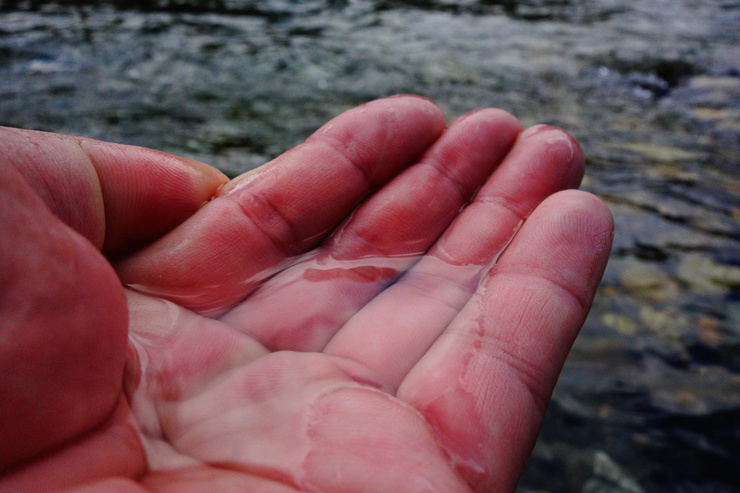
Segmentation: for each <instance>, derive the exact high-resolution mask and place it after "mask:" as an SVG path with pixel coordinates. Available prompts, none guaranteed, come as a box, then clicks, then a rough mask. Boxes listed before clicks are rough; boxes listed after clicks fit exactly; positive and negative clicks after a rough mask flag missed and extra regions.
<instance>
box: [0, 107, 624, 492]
mask: <svg viewBox="0 0 740 493" xmlns="http://www.w3.org/2000/svg"><path fill="white" fill-rule="evenodd" d="M582 173H583V156H582V153H581V150H580V148H579V146H578V145H577V143H575V141H574V140H573V139H572V138H571V137H569V136H568V135H567V134H566V133H565V132H563V131H561V130H559V129H555V128H552V127H544V126H537V127H533V128H531V129H528V130H525V131H522V128H521V126H520V124H519V123H518V122H517V120H516V119H515V118H513V117H512V116H511V115H508V114H507V113H505V112H503V111H499V110H493V109H486V110H479V111H475V112H472V113H470V114H468V115H465V116H463V117H462V118H460V119H458V120H457V121H455V122H453V123H452V124H451V125H450V126H449V127H446V125H445V120H444V117H443V115H442V114H441V112H440V110H439V109H438V108H437V107H436V106H435V105H433V104H432V103H431V102H429V101H427V100H424V99H422V98H417V97H411V96H404V97H395V98H389V99H385V100H379V101H375V102H371V103H368V104H365V105H363V106H360V107H358V108H355V109H354V110H350V111H348V112H347V113H345V114H343V115H340V116H339V117H337V118H335V119H334V120H332V121H331V122H329V123H328V124H327V125H325V126H324V127H322V128H321V129H319V130H318V131H317V132H316V133H315V134H314V135H313V136H312V137H310V138H309V139H308V140H307V141H306V142H305V143H304V144H302V145H300V146H298V147H296V148H294V149H292V150H291V151H289V152H287V153H285V154H284V155H282V156H280V157H278V158H277V159H275V160H274V161H272V162H271V163H268V164H266V165H265V166H263V167H261V168H259V169H257V170H254V171H251V172H249V173H246V174H245V175H243V176H241V177H238V178H236V179H235V180H233V181H231V182H228V180H227V179H226V178H225V177H224V176H223V175H222V174H221V173H220V172H218V171H217V170H215V169H213V168H210V167H208V166H206V165H203V164H201V163H196V162H193V161H189V160H187V159H181V158H177V157H174V156H169V155H166V154H163V153H160V152H157V151H152V150H147V149H140V148H135V147H129V146H123V145H117V144H108V143H103V142H98V141H92V140H89V139H84V138H76V137H69V136H59V135H53V134H46V133H41V132H31V131H22V130H15V129H0V211H1V214H0V216H1V217H0V221H1V223H2V228H1V230H2V232H3V233H2V235H0V248H1V249H2V255H1V256H0V285H1V286H2V297H1V298H0V320H1V323H2V325H1V326H0V371H1V373H2V375H3V378H2V379H0V394H2V399H0V443H2V444H3V445H2V447H0V471H1V472H2V479H0V492H5V491H45V490H54V489H70V490H73V491H84V492H97V491H101V492H102V491H105V492H111V491H113V492H116V491H121V492H129V491H130V492H140V491H163V492H170V491H171V492H191V491H193V492H200V491H206V492H230V491H238V492H244V491H257V492H287V491H311V492H355V491H356V492H379V491H383V492H396V491H398V492H417V491H419V492H421V491H423V492H445V493H454V492H469V491H496V492H505V491H512V490H513V489H514V488H515V486H516V482H517V479H518V477H519V474H520V472H521V469H522V467H523V465H524V462H525V460H526V458H527V456H528V454H529V452H530V450H531V447H532V445H533V443H534V441H535V438H536V435H537V433H538V430H539V426H540V423H541V420H542V417H543V414H544V412H545V408H546V406H547V403H548V401H549V398H550V394H551V391H552V388H553V386H554V384H555V381H556V379H557V376H558V373H559V372H560V369H561V366H562V364H563V361H564V359H565V357H566V355H567V352H568V350H569V349H570V346H571V344H572V343H573V340H574V338H575V336H576V334H577V332H578V330H579V329H580V327H581V326H582V324H583V321H584V319H585V316H586V314H587V312H588V310H589V307H590V304H591V300H592V297H593V294H594V291H595V289H596V286H597V284H598V282H599V280H600V278H601V275H602V272H603V269H604V266H605V263H606V259H607V254H608V250H609V246H610V242H611V237H612V221H611V216H610V214H609V212H608V210H607V208H606V207H605V206H604V205H603V204H602V203H601V202H600V201H599V200H598V199H597V198H595V197H593V196H591V195H589V194H587V193H584V192H579V191H575V190H566V189H572V188H575V187H577V186H578V184H579V182H580V179H581V177H582ZM564 190H566V191H564Z"/></svg>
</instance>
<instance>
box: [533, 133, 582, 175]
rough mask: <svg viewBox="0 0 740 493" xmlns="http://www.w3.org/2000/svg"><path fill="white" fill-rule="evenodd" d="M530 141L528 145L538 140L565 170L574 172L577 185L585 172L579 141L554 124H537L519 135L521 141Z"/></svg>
mask: <svg viewBox="0 0 740 493" xmlns="http://www.w3.org/2000/svg"><path fill="white" fill-rule="evenodd" d="M525 140H526V141H529V142H527V145H528V146H531V145H533V144H534V142H537V143H538V144H539V145H540V146H541V147H542V149H543V153H545V154H547V155H550V156H553V157H555V159H556V161H557V162H558V163H560V164H561V166H562V169H563V170H564V172H568V173H572V174H573V175H574V178H575V182H576V185H577V184H579V183H580V182H581V180H582V179H583V175H584V172H585V161H586V159H585V156H584V154H583V149H582V148H581V145H580V144H579V143H578V141H577V140H576V139H575V138H574V137H573V136H572V135H570V134H569V133H568V132H566V131H565V130H563V129H562V128H559V127H554V126H552V125H535V126H532V127H529V128H527V129H526V130H524V131H523V132H522V133H521V134H520V135H519V141H522V142H523V141H525Z"/></svg>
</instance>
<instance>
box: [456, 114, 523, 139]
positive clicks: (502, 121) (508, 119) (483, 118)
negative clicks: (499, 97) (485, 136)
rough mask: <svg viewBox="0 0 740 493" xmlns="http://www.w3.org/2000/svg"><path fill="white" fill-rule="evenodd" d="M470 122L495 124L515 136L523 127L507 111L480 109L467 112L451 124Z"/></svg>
mask: <svg viewBox="0 0 740 493" xmlns="http://www.w3.org/2000/svg"><path fill="white" fill-rule="evenodd" d="M471 120H474V121H475V122H477V123H480V124H486V123H495V124H497V125H500V126H503V127H505V128H508V129H510V130H512V131H514V132H516V133H517V134H519V133H521V132H522V130H523V129H524V126H523V125H522V123H521V122H520V121H519V119H518V118H517V117H515V116H514V115H512V114H511V113H509V112H508V111H506V110H502V109H499V108H480V109H476V110H472V111H468V112H467V113H464V114H463V115H461V116H460V117H458V118H457V119H455V121H454V122H453V123H452V124H453V125H459V124H460V123H462V122H466V123H469V122H470V121H471Z"/></svg>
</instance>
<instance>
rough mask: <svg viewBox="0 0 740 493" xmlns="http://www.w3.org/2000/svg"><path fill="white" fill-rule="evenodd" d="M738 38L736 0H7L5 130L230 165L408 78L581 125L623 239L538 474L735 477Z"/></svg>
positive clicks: (534, 481) (433, 90) (479, 102)
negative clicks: (73, 137)
mask: <svg viewBox="0 0 740 493" xmlns="http://www.w3.org/2000/svg"><path fill="white" fill-rule="evenodd" d="M739 33H740V1H738V0H703V1H700V0H633V1H630V2H618V1H616V0H522V1H516V0H498V1H496V0H469V1H460V2H452V1H446V0H437V1H421V0H406V1H402V0H397V1H394V0H309V1H290V0H263V1H248V0H203V1H195V0H180V1H176V0H158V1H152V2H145V1H143V0H142V1H138V2H137V1H123V0H111V1H110V2H107V3H102V2H89V1H88V2H83V1H80V2H69V1H67V2H61V3H49V2H44V1H38V0H26V1H22V0H21V1H15V0H10V1H9V0H4V1H3V0H0V124H2V125H9V126H17V127H26V128H37V129H42V130H49V131H55V132H64V133H72V134H78V135H85V136H89V137H96V138H100V139H105V140H113V141H119V142H125V143H132V144H138V145H143V146H148V147H154V148H158V149H162V150H166V151H170V152H173V153H177V154H181V155H186V156H189V157H192V158H195V159H199V160H201V161H204V162H207V163H211V164H214V165H216V166H218V167H220V168H221V169H223V170H224V171H225V172H227V173H228V174H231V175H235V174H237V173H239V172H242V171H244V170H246V169H249V168H251V167H254V166H257V165H259V164H262V163H263V162H265V161H267V160H268V159H270V158H271V157H274V156H275V155H277V154H279V153H280V152H282V151H283V150H285V149H287V148H289V147H291V146H292V145H294V144H296V143H298V142H300V141H301V140H302V139H304V138H305V137H306V136H308V135H309V134H310V133H311V132H312V131H313V130H314V129H316V128H317V127H318V126H319V125H320V124H321V123H323V122H325V121H326V120H327V119H329V118H331V117H332V116H334V115H336V114H337V113H339V112H340V111H342V110H344V109H347V108H350V107H352V106H354V105H356V104H358V103H361V102H364V101H367V100H370V99H374V98H378V97H382V96H386V95H390V94H396V93H417V94H422V95H425V96H428V97H430V98H431V99H433V100H435V101H436V102H438V103H439V104H440V106H441V107H442V108H443V109H444V110H445V112H446V113H447V115H448V116H449V117H450V118H453V117H455V116H457V115H459V114H461V113H463V112H465V111H467V110H470V109H474V108H478V107H483V106H497V107H501V108H504V109H506V110H508V111H510V112H512V113H514V114H516V115H517V116H518V117H520V118H521V119H522V121H523V122H524V123H525V124H533V123H538V122H545V123H550V124H555V125H560V126H563V127H565V128H567V129H568V130H570V131H571V132H572V133H573V134H574V135H575V136H576V137H577V138H578V139H579V140H580V141H581V142H582V144H583V147H584V150H585V152H586V154H587V155H588V171H587V177H586V179H585V181H584V186H583V188H585V189H586V190H589V191H592V192H594V193H596V194H598V195H599V196H601V197H602V198H603V199H604V200H605V201H606V202H607V203H608V204H609V206H610V207H611V209H612V211H613V213H614V216H615V220H616V225H617V236H616V238H615V243H614V249H613V252H612V256H611V260H610V263H609V267H608V268H607V272H606V275H605V278H604V282H603V283H602V286H601V288H600V291H599V294H598V296H597V299H596V301H595V303H594V308H593V310H592V313H591V315H590V317H589V319H588V321H587V323H586V326H585V327H584V330H583V332H582V334H581V336H580V337H579V339H578V341H577V342H576V345H575V347H574V349H573V352H572V354H571V356H570V358H569V360H568V362H567V364H566V367H565V369H564V372H563V375H562V378H561V379H560V382H559V383H558V386H557V388H556V390H555V393H554V396H553V403H552V405H551V408H550V410H549V412H548V416H547V419H546V421H545V425H544V427H543V431H542V434H541V436H540V440H539V441H538V443H537V445H536V447H535V450H534V452H533V455H532V458H531V460H530V462H529V464H528V466H527V469H526V471H525V474H524V476H523V478H522V481H521V485H520V491H522V492H534V491H549V492H574V491H575V492H581V491H582V492H643V491H644V492H661V491H666V492H698V491H712V492H729V491H738V489H737V488H738V487H737V485H738V484H740V473H738V471H740V173H739V171H740V34H739Z"/></svg>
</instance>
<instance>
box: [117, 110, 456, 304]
mask: <svg viewBox="0 0 740 493" xmlns="http://www.w3.org/2000/svg"><path fill="white" fill-rule="evenodd" d="M444 126H445V119H444V115H443V114H442V112H441V111H440V110H439V108H437V106H435V105H434V104H433V103H431V102H430V101H428V100H426V99H423V98H419V97H409V96H403V97H395V98H387V99H383V100H378V101H374V102H371V103H367V104H365V105H362V106H360V107H358V108H355V109H353V110H350V111H348V112H346V113H344V114H342V115H340V116H339V117H337V118H335V119H334V120H332V121H330V122H329V123H328V124H326V125H325V126H324V127H322V128H321V129H319V130H318V131H317V132H316V133H315V134H314V135H313V136H311V137H310V138H309V139H308V140H307V141H306V142H305V143H304V144H302V145H300V146H298V147H296V148H294V149H293V150H291V151H288V152H287V153H285V154H283V155H282V156H280V157H278V158H277V159H275V160H274V161H272V162H271V163H268V164H267V165H265V166H263V167H261V168H258V169H256V170H254V171H252V172H249V173H247V174H246V175H244V176H242V177H240V178H237V179H236V180H235V181H234V182H232V183H230V184H229V185H227V186H226V187H225V188H224V189H223V190H222V191H221V193H219V194H218V196H217V198H216V199H215V200H213V201H211V202H210V203H208V204H206V206H204V207H203V208H202V209H200V210H199V211H198V212H197V213H196V214H195V215H194V216H193V217H192V218H190V219H189V220H188V221H186V222H185V223H183V224H182V225H180V227H178V228H177V229H175V230H173V231H172V232H171V233H170V234H168V235H167V236H165V237H163V238H162V239H160V240H159V241H157V242H156V243H154V244H152V245H150V246H149V247H147V248H145V249H143V250H141V251H140V252H137V253H136V254H135V255H133V256H132V257H130V258H127V259H125V260H124V261H122V262H121V263H119V264H118V266H117V270H118V273H119V275H120V277H121V279H122V280H123V281H124V282H125V283H127V284H129V285H131V286H132V287H134V288H135V289H137V290H139V291H142V292H145V293H149V294H154V295H157V296H161V297H163V298H166V299H169V300H171V301H175V302H177V303H179V304H181V305H183V306H185V307H187V308H190V309H192V310H194V311H197V312H200V313H203V314H208V315H217V314H219V313H221V312H223V311H224V310H225V309H227V308H229V307H231V306H233V305H234V304H235V303H237V302H238V301H240V300H241V299H243V298H244V297H246V296H247V295H248V294H249V293H251V292H252V291H253V290H254V289H255V288H256V287H257V286H258V285H259V284H260V283H261V282H262V281H263V280H264V279H266V278H267V277H270V276H271V275H272V274H274V273H275V272H277V271H279V270H280V269H281V268H282V267H284V266H285V264H286V262H289V261H290V260H291V259H293V258H294V257H295V256H297V255H299V254H301V253H303V252H305V251H306V250H308V249H309V248H311V247H312V246H314V245H315V244H317V243H318V242H319V241H320V240H321V239H322V238H323V237H324V236H325V235H326V234H327V233H329V232H330V231H331V230H332V229H333V228H334V227H336V226H337V224H338V223H339V222H341V221H342V219H344V217H345V216H347V214H349V212H351V210H352V209H353V208H354V207H355V206H356V205H357V204H358V203H359V202H360V201H361V200H362V199H363V198H364V197H365V196H367V195H368V194H369V193H371V192H373V191H374V190H376V189H377V188H379V187H380V186H382V185H383V184H384V183H386V182H387V181H389V180H390V179H391V178H392V177H393V176H395V175H396V174H397V173H399V172H400V171H401V170H402V169H404V168H405V167H407V166H408V165H410V164H411V163H413V162H414V160H415V159H416V158H417V157H419V155H421V154H422V153H423V152H424V151H425V150H426V149H427V147H429V146H430V145H431V144H432V143H433V142H434V141H435V140H436V139H437V137H438V136H439V135H440V134H441V133H442V131H443V129H444Z"/></svg>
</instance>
